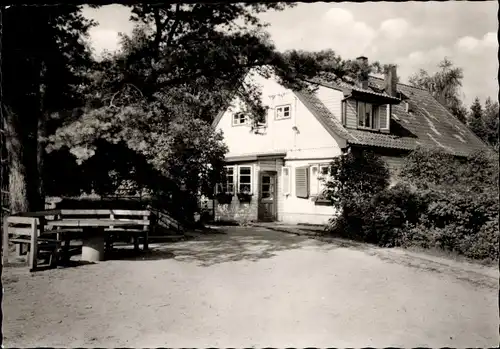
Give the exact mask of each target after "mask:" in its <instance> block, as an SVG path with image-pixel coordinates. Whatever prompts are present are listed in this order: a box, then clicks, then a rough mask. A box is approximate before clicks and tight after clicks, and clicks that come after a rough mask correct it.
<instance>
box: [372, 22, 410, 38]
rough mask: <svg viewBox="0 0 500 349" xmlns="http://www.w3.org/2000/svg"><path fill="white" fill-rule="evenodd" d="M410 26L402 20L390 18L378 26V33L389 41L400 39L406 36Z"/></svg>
mask: <svg viewBox="0 0 500 349" xmlns="http://www.w3.org/2000/svg"><path fill="white" fill-rule="evenodd" d="M409 28H410V24H409V23H408V22H407V21H406V20H405V19H403V18H391V19H388V20H385V21H383V22H382V24H380V29H379V30H380V33H381V34H382V35H384V36H386V37H388V38H389V39H400V38H402V37H404V36H405V35H406V33H407V32H408V29H409Z"/></svg>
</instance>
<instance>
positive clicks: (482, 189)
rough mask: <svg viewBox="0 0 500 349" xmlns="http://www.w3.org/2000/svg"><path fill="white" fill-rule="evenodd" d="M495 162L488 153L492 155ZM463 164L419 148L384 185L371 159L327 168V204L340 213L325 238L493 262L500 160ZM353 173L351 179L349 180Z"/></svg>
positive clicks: (473, 159)
mask: <svg viewBox="0 0 500 349" xmlns="http://www.w3.org/2000/svg"><path fill="white" fill-rule="evenodd" d="M491 155H492V154H491ZM491 155H490V154H489V153H487V152H478V153H476V154H474V155H472V156H470V157H468V158H466V159H457V158H456V157H453V156H452V155H449V154H446V153H443V152H436V151H430V150H426V149H416V150H415V151H413V152H412V153H411V154H410V155H409V156H408V157H407V158H406V159H405V162H404V164H403V167H402V169H401V175H400V182H399V183H397V184H396V185H393V186H389V185H388V180H387V170H386V169H385V164H384V163H383V162H381V161H379V160H378V159H377V157H376V156H374V155H373V154H371V153H369V152H363V153H360V154H352V153H351V154H347V155H345V156H344V157H343V159H342V160H338V161H334V162H333V163H332V166H331V169H330V173H331V174H332V176H333V178H335V179H334V180H330V181H328V182H327V187H328V193H327V196H328V198H329V199H330V200H331V201H332V202H333V203H334V204H335V205H336V206H337V207H338V208H339V209H341V210H342V213H341V214H340V216H338V217H335V218H332V219H331V220H330V225H329V231H330V233H333V234H336V235H340V236H343V237H347V238H351V239H356V240H361V241H365V242H370V243H375V244H378V245H381V246H402V247H412V246H416V247H422V248H437V249H441V250H446V251H451V252H455V253H457V254H460V255H464V256H466V257H468V258H472V259H479V260H488V259H489V260H498V257H499V240H498V238H499V227H498V224H499V198H498V195H499V191H498V174H499V170H498V158H495V156H491ZM354 173H356V175H352V174H354Z"/></svg>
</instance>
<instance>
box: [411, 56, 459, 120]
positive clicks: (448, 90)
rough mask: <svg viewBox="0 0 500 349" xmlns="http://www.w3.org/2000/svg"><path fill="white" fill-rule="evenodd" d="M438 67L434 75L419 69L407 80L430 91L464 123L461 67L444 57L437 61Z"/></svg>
mask: <svg viewBox="0 0 500 349" xmlns="http://www.w3.org/2000/svg"><path fill="white" fill-rule="evenodd" d="M438 67H439V69H440V70H439V71H438V72H436V73H435V74H434V75H430V74H429V73H428V72H427V71H425V70H423V69H421V70H420V71H419V72H418V73H416V74H414V75H412V76H410V78H409V80H408V81H409V83H410V85H412V86H416V87H420V88H424V89H426V90H428V91H430V92H431V93H432V95H433V96H434V98H436V99H437V100H438V101H439V102H440V103H441V104H443V105H444V106H446V107H447V108H448V110H449V111H450V112H451V113H452V114H453V115H455V116H456V117H457V118H458V119H459V120H460V121H462V122H463V123H465V122H466V117H467V110H466V108H465V107H464V106H463V103H462V100H461V98H460V88H461V87H462V79H463V69H462V68H459V67H454V66H453V63H452V62H451V61H450V60H449V59H448V58H446V57H445V58H444V59H443V60H442V61H441V62H440V63H439V65H438Z"/></svg>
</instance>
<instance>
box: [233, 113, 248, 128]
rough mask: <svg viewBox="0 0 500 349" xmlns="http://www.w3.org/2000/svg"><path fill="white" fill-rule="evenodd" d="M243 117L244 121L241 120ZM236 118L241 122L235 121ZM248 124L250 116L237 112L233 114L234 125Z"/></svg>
mask: <svg viewBox="0 0 500 349" xmlns="http://www.w3.org/2000/svg"><path fill="white" fill-rule="evenodd" d="M242 118H243V123H242V122H241V120H242ZM235 120H239V122H235ZM247 124H248V117H247V116H246V115H245V114H243V113H236V114H233V115H232V125H233V126H245V125H247Z"/></svg>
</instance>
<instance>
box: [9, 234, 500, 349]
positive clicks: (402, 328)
mask: <svg viewBox="0 0 500 349" xmlns="http://www.w3.org/2000/svg"><path fill="white" fill-rule="evenodd" d="M219 230H220V231H219V233H217V234H215V233H214V234H210V235H206V236H200V237H198V238H196V239H193V240H190V241H183V242H178V243H173V244H161V245H160V244H153V245H151V248H152V250H153V251H152V252H151V254H150V255H147V256H146V257H140V258H135V259H131V258H129V259H126V260H111V261H106V262H101V263H98V264H92V265H83V266H78V267H70V268H61V269H54V270H48V271H42V272H38V273H34V274H32V275H30V273H29V272H28V271H27V268H26V267H7V268H5V269H4V275H3V282H4V291H5V294H4V300H3V312H4V319H3V320H4V321H3V334H4V346H5V347H37V346H51V347H165V346H167V347H250V346H256V347H265V346H272V347H307V346H317V347H346V346H349V347H366V346H371V347H388V346H393V347H417V346H431V347H444V346H448V347H493V346H497V345H498V344H499V334H498V332H499V331H498V330H499V322H498V271H497V270H495V269H494V268H483V267H479V266H477V267H474V266H471V265H468V264H464V263H459V262H449V263H443V262H442V261H440V260H438V259H432V260H430V259H427V257H425V256H424V255H418V254H415V253H413V254H412V253H409V252H405V251H402V250H398V249H393V250H390V249H379V248H374V247H369V246H366V245H359V244H339V243H325V242H321V241H318V240H313V239H306V238H303V237H298V236H293V235H287V234H284V233H279V232H275V231H271V230H267V229H264V228H255V227H226V228H220V229H219Z"/></svg>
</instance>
